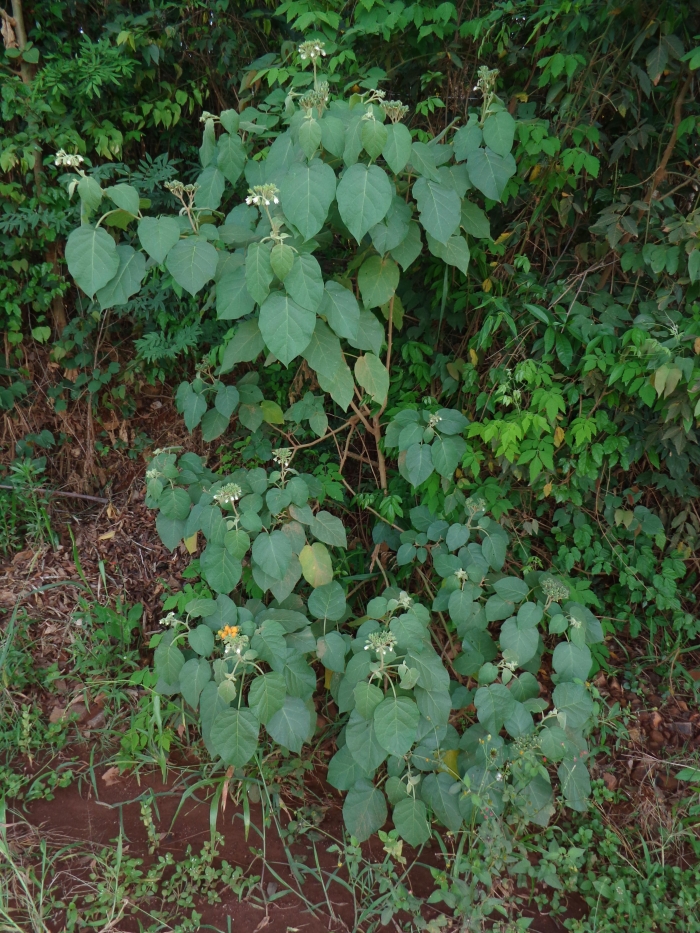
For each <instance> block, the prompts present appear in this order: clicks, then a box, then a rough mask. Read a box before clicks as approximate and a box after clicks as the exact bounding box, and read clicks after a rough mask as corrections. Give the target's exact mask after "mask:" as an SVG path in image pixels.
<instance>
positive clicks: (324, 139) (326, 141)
mask: <svg viewBox="0 0 700 933" xmlns="http://www.w3.org/2000/svg"><path fill="white" fill-rule="evenodd" d="M321 144H322V146H323V148H324V149H326V150H327V151H328V152H330V154H331V155H334V156H337V157H338V158H340V157H341V156H342V155H343V150H344V148H345V126H344V125H343V121H342V120H339V119H338V118H337V117H332V116H330V115H329V114H324V116H323V119H322V120H321Z"/></svg>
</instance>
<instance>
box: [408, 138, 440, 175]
mask: <svg viewBox="0 0 700 933" xmlns="http://www.w3.org/2000/svg"><path fill="white" fill-rule="evenodd" d="M411 165H412V166H413V168H414V170H415V171H416V172H417V173H418V174H419V175H424V176H425V177H426V178H428V179H430V180H431V181H440V175H439V173H438V170H437V166H436V163H435V147H434V146H430V145H428V144H427V143H413V145H412V146H411Z"/></svg>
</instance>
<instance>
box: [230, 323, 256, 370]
mask: <svg viewBox="0 0 700 933" xmlns="http://www.w3.org/2000/svg"><path fill="white" fill-rule="evenodd" d="M264 349H265V341H264V340H263V335H262V334H261V333H260V328H259V327H258V322H257V321H256V320H251V321H244V322H243V323H242V324H241V325H240V327H239V328H238V330H237V331H236V333H235V334H234V336H233V339H232V340H230V341H229V342H228V343H227V344H226V347H225V349H224V355H223V359H222V361H221V369H220V372H221V373H228V372H230V371H231V370H232V369H233V367H234V366H235V365H236V363H248V362H252V360H254V359H257V357H258V356H259V355H260V354H261V353H262V351H263V350H264Z"/></svg>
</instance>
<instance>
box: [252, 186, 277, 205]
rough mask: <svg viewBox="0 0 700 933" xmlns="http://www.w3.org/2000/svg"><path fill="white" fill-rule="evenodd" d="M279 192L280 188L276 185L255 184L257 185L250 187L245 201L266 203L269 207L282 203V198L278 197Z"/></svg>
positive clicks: (258, 203) (257, 203)
mask: <svg viewBox="0 0 700 933" xmlns="http://www.w3.org/2000/svg"><path fill="white" fill-rule="evenodd" d="M278 194H279V189H278V188H277V187H276V186H275V185H255V187H253V188H249V189H248V197H247V198H246V199H245V203H246V204H255V205H256V206H257V205H260V204H264V205H265V207H269V205H270V204H279V203H280V199H279V198H278V197H277V195H278Z"/></svg>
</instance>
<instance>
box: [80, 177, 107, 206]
mask: <svg viewBox="0 0 700 933" xmlns="http://www.w3.org/2000/svg"><path fill="white" fill-rule="evenodd" d="M103 194H104V192H103V190H102V188H101V187H100V183H99V181H98V180H97V179H96V178H93V176H92V175H83V176H82V177H81V178H80V181H79V182H78V195H79V197H80V201H81V203H82V204H83V205H85V207H87V208H89V209H90V210H91V211H96V210H97V208H98V207H99V206H100V204H101V203H102V195H103Z"/></svg>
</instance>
